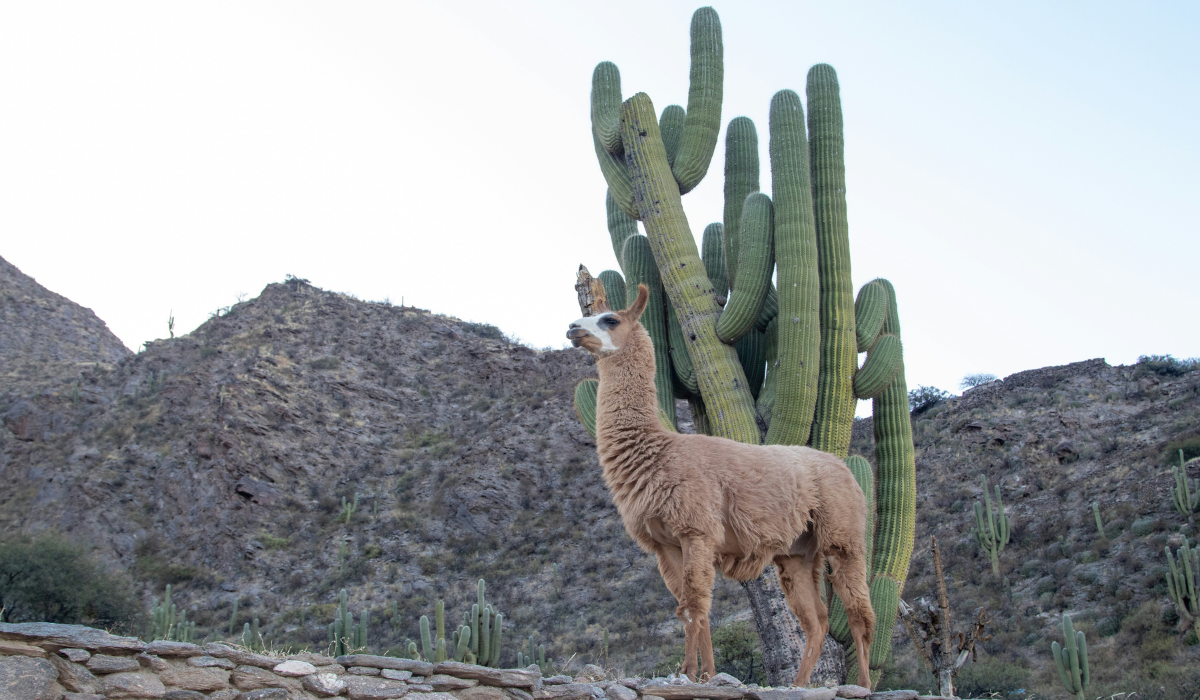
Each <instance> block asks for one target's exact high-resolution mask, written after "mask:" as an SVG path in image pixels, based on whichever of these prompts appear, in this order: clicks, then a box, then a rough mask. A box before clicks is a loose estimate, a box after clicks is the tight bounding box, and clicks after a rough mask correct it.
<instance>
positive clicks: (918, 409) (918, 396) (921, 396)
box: [908, 385, 951, 414]
mask: <svg viewBox="0 0 1200 700" xmlns="http://www.w3.org/2000/svg"><path fill="white" fill-rule="evenodd" d="M950 396H951V394H950V392H948V391H942V390H941V389H939V388H937V387H936V386H924V385H921V386H918V387H917V388H916V389H913V390H911V391H909V392H908V410H909V411H911V412H912V413H914V414H919V413H924V412H925V411H928V410H929V409H931V408H933V407H934V406H936V405H937V404H939V403H941V402H942V401H945V400H946V399H948V398H950Z"/></svg>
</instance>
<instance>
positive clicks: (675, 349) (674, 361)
mask: <svg viewBox="0 0 1200 700" xmlns="http://www.w3.org/2000/svg"><path fill="white" fill-rule="evenodd" d="M666 306H667V340H668V342H669V343H670V348H669V350H670V354H671V368H672V369H673V370H674V371H675V376H676V377H677V378H678V379H679V383H680V384H682V385H683V388H684V389H686V390H687V393H686V394H685V396H699V395H700V385H699V384H697V383H696V368H695V366H694V365H693V364H692V358H691V356H690V355H688V352H687V343H686V342H685V341H684V339H683V330H682V329H681V328H680V327H679V316H678V314H676V313H675V305H674V304H670V303H668V304H667V305H666Z"/></svg>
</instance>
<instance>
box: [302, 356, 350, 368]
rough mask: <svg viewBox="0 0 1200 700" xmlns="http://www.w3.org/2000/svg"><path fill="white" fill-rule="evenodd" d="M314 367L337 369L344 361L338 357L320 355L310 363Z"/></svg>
mask: <svg viewBox="0 0 1200 700" xmlns="http://www.w3.org/2000/svg"><path fill="white" fill-rule="evenodd" d="M308 366H309V367H312V368H313V369H337V368H338V367H341V366H342V361H341V360H339V359H338V358H336V357H320V358H317V359H315V360H313V361H312V362H309V363H308Z"/></svg>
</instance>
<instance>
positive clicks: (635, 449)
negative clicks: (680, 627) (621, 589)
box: [567, 285, 875, 688]
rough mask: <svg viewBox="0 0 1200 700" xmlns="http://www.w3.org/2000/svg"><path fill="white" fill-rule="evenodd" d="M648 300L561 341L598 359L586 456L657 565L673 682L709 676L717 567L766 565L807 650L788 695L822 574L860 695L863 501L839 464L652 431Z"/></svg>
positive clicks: (575, 329) (816, 641)
mask: <svg viewBox="0 0 1200 700" xmlns="http://www.w3.org/2000/svg"><path fill="white" fill-rule="evenodd" d="M647 298H648V292H647V289H646V286H645V285H638V294H637V300H636V301H635V302H634V303H633V304H632V305H631V306H630V307H629V308H628V309H626V310H623V311H618V312H612V311H608V310H605V311H602V313H600V314H598V315H596V316H590V317H585V318H581V319H579V320H577V321H575V322H574V323H572V324H571V325H570V329H569V330H568V331H567V338H569V339H570V340H571V343H572V345H574V346H575V347H582V348H584V349H586V350H587V351H588V352H590V353H592V355H594V356H595V358H596V367H597V369H598V370H599V373H600V387H599V393H598V396H597V405H596V451H597V452H598V453H599V456H600V465H601V467H602V468H603V475H604V482H605V484H606V485H607V487H608V490H609V493H610V494H612V498H613V502H614V503H615V504H616V506H617V511H618V512H619V513H620V514H621V520H622V521H623V522H624V524H625V529H626V530H627V531H628V532H629V534H630V536H632V537H633V538H634V540H636V541H637V543H638V545H639V546H640V547H641V548H642V549H643V550H645V551H646V552H648V553H653V554H654V555H655V556H656V557H657V558H658V570H659V572H660V573H661V574H662V577H663V581H664V582H665V583H666V585H667V588H668V589H670V591H671V593H672V594H673V595H674V596H675V598H676V600H678V601H679V606H678V607H677V608H676V609H675V615H676V616H677V617H679V619H680V620H682V621H683V623H684V652H685V655H684V662H683V669H682V670H683V672H684V673H685V674H686V675H687V676H688V678H691V679H692V680H696V679H697V678H700V679H701V680H703V679H705V678H711V677H712V676H713V674H714V673H715V672H716V664H715V663H714V661H713V651H712V637H711V633H710V629H709V620H708V614H709V609H710V608H711V606H712V588H713V582H714V577H715V574H714V568H716V569H720V570H721V572H722V573H723V574H724V575H725V576H727V577H729V578H733V579H736V580H738V581H747V580H750V579H752V578H756V577H757V576H759V575H760V574H761V573H762V570H763V568H764V567H765V566H766V565H767V564H768V563H769V562H771V561H774V562H775V565H776V566H777V567H778V569H779V579H780V582H781V583H782V585H783V591H784V594H785V596H786V598H787V602H788V607H790V608H791V610H792V612H793V613H795V615H796V617H797V619H799V621H800V626H801V627H802V628H803V629H804V634H805V636H806V640H807V643H806V644H805V646H804V654H803V657H802V660H801V663H800V670H799V672H798V673H797V674H796V679H795V681H794V684H795V685H799V686H804V685H807V684H808V682H809V677H810V676H811V674H812V670H813V667H814V666H815V665H816V663H817V660H818V659H819V658H820V655H821V646H822V640H823V639H824V638H825V635H826V633H827V632H828V631H829V613H828V610H827V609H826V607H825V604H824V602H822V600H821V579H822V576H823V575H824V571H825V563H826V561H828V563H829V565H830V569H831V573H830V576H829V579H830V581H831V583H832V584H833V590H834V591H835V592H836V593H837V594H838V596H839V597H840V598H841V600H842V602H843V603H844V604H845V606H846V614H847V618H848V620H849V623H850V630H851V633H852V634H853V636H854V643H855V647H856V651H857V653H858V658H859V659H860V660H861V661H860V663H859V666H858V684H859V685H862V686H865V687H868V688H869V687H870V675H869V671H868V668H867V663H866V660H867V659H868V658H870V648H871V638H872V636H873V634H874V629H875V613H874V611H873V610H872V608H871V601H870V598H869V594H868V590H867V562H866V542H865V539H864V537H865V534H864V533H865V529H866V499H864V498H863V492H862V489H861V488H860V487H859V485H858V482H856V481H855V480H854V476H853V475H852V474H851V473H850V470H849V469H848V468H847V467H846V465H845V463H843V462H842V460H840V459H838V458H837V457H835V456H833V455H831V454H827V453H825V452H820V451H818V450H814V449H811V448H808V447H788V446H782V445H772V446H761V445H748V444H744V443H740V442H734V441H732V440H726V439H724V438H718V437H711V436H708V435H687V434H680V433H673V432H670V431H668V430H666V429H665V428H663V426H662V424H661V423H660V422H659V418H658V404H657V402H656V398H655V389H654V348H653V345H652V344H651V340H650V335H649V334H648V333H647V332H646V329H645V328H643V327H642V325H641V324H640V323H638V318H639V317H640V316H641V314H642V311H643V310H644V309H645V308H646V300H647ZM697 652H699V654H700V655H701V657H702V662H701V665H700V669H697V664H696V656H697ZM698 670H699V673H697V671H698Z"/></svg>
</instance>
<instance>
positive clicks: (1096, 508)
mask: <svg viewBox="0 0 1200 700" xmlns="http://www.w3.org/2000/svg"><path fill="white" fill-rule="evenodd" d="M1092 515H1094V516H1095V517H1096V530H1097V531H1098V532H1099V533H1100V537H1102V538H1103V539H1106V540H1107V539H1108V535H1106V534H1104V521H1103V520H1102V519H1101V518H1100V504H1099V503H1097V502H1096V501H1092Z"/></svg>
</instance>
